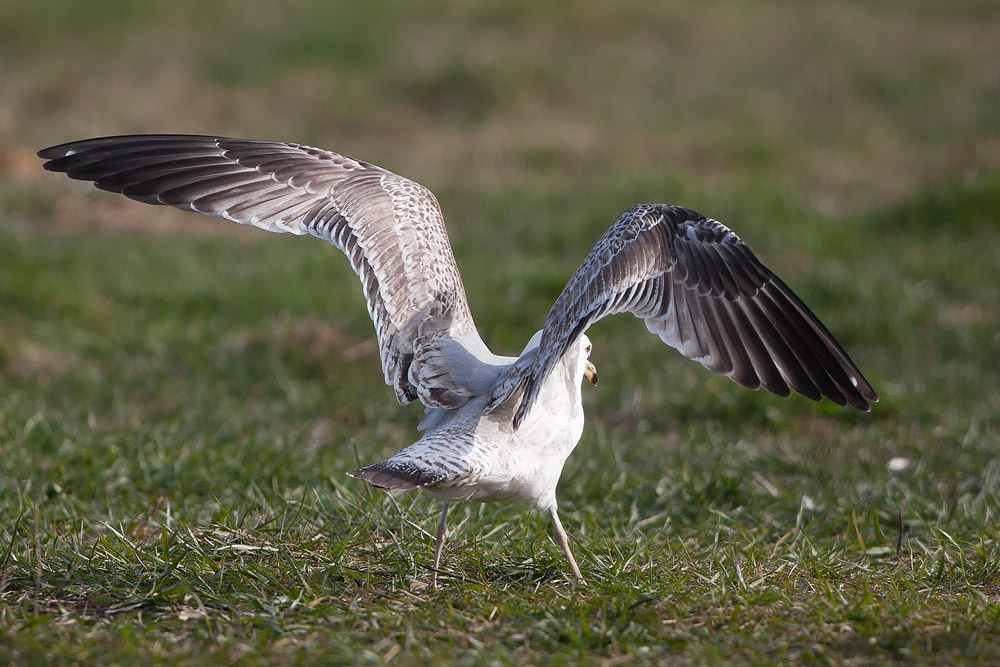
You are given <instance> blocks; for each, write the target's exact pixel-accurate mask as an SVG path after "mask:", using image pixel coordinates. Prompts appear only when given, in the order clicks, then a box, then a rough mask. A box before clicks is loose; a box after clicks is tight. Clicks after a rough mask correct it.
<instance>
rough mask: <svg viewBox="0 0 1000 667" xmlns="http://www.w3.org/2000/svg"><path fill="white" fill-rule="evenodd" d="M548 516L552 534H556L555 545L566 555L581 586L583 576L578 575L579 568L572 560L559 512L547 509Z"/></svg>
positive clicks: (583, 581)
mask: <svg viewBox="0 0 1000 667" xmlns="http://www.w3.org/2000/svg"><path fill="white" fill-rule="evenodd" d="M549 514H550V515H551V516H552V525H553V528H554V532H555V534H556V544H558V545H559V548H560V549H562V552H563V553H564V554H566V560H568V561H569V566H570V568H571V569H572V570H573V575H574V576H575V577H576V580H577V581H578V582H579V583H581V584H586V583H587V582H586V580H584V578H583V575H582V574H580V568H579V567H577V565H576V559H575V558H573V552H572V551H570V550H569V539H567V537H566V531H565V530H563V526H562V521H560V520H559V512H558V511H557V510H556V508H555V506H553V507H552V508H551V509H549Z"/></svg>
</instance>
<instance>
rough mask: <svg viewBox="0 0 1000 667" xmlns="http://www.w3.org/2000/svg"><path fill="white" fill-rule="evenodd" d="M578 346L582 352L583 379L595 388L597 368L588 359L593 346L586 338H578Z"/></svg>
mask: <svg viewBox="0 0 1000 667" xmlns="http://www.w3.org/2000/svg"><path fill="white" fill-rule="evenodd" d="M580 345H581V348H582V350H583V360H584V367H583V377H584V379H585V380H586V381H587V382H589V383H590V384H592V385H594V386H595V387H596V386H597V366H595V365H594V364H593V362H591V361H590V359H589V358H588V357H590V351H591V350H593V349H594V346H593V344H592V343H591V342H590V339H589V338H587V337H586V336H580Z"/></svg>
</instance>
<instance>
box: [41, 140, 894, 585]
mask: <svg viewBox="0 0 1000 667" xmlns="http://www.w3.org/2000/svg"><path fill="white" fill-rule="evenodd" d="M38 157H40V158H43V159H46V160H47V162H45V163H44V168H45V169H47V170H49V171H56V172H64V173H65V174H66V175H67V176H69V177H70V178H74V179H79V180H85V181H93V183H94V185H95V186H96V187H97V188H99V189H101V190H107V191H109V192H117V193H120V194H122V195H124V196H126V197H128V198H130V199H134V200H136V201H139V202H143V203H146V204H159V205H167V206H173V207H175V208H179V209H183V210H187V211H194V212H197V213H203V214H205V215H209V216H213V217H217V218H224V219H226V220H231V221H233V222H237V223H240V224H243V225H253V226H254V227H259V228H261V229H265V230H267V231H271V232H287V233H290V234H298V235H304V234H311V235H312V236H316V237H318V238H321V239H325V240H326V241H329V242H330V243H331V244H333V245H334V246H336V247H337V248H339V249H340V250H342V251H343V252H344V254H346V255H347V257H348V259H349V260H350V263H351V266H352V267H353V269H354V271H355V272H356V273H357V274H358V276H359V278H360V279H361V285H362V289H363V291H364V296H365V299H366V301H367V305H368V313H369V315H371V318H372V320H373V321H374V324H375V333H376V336H377V339H378V347H379V356H380V358H381V362H382V370H383V372H384V373H385V382H386V384H387V385H389V386H391V387H392V388H393V390H394V391H395V394H396V399H397V400H398V401H399V402H400V403H402V404H404V405H405V404H408V403H412V402H413V401H416V400H419V401H420V402H421V403H423V405H424V406H425V416H424V418H423V420H422V421H421V422H420V423H419V425H418V426H417V428H418V430H421V431H423V432H424V433H423V436H422V437H421V438H420V439H419V440H417V441H416V442H414V443H413V444H411V445H410V446H408V447H405V448H403V449H402V450H400V451H399V452H398V453H396V454H395V455H393V456H391V457H390V458H388V459H386V460H384V461H380V462H378V463H375V464H373V465H369V466H366V467H363V468H359V469H357V470H352V471H350V472H349V473H348V474H349V475H351V476H352V477H356V478H358V479H362V480H366V481H368V482H370V483H371V484H373V485H375V486H377V487H381V488H383V489H416V488H422V489H424V490H425V491H427V493H428V494H429V495H430V496H432V497H433V498H435V499H437V500H440V501H441V502H442V504H443V507H442V510H441V519H440V521H439V523H438V527H437V531H436V544H435V549H434V562H433V566H432V567H431V579H430V583H429V588H431V589H433V588H435V587H436V586H437V576H438V573H439V567H440V563H441V553H442V548H443V546H444V543H445V540H446V538H447V535H448V530H447V523H446V520H447V515H448V507H449V505H450V504H451V503H452V502H454V501H459V500H465V501H478V502H496V501H527V502H530V503H533V504H534V505H535V506H537V507H538V508H539V509H540V510H541V511H544V512H548V514H549V516H550V517H551V520H552V525H553V534H554V539H555V542H556V544H557V545H558V546H559V548H560V549H561V550H562V552H563V554H564V555H565V557H566V559H567V561H568V562H569V566H570V569H571V570H572V572H573V575H574V577H575V578H576V580H577V581H578V582H580V583H583V582H584V579H583V575H582V574H581V572H580V568H579V566H578V565H577V563H576V559H575V558H574V557H573V552H572V551H571V550H570V545H569V540H568V538H567V536H566V531H565V529H564V528H563V525H562V522H561V521H560V520H559V514H558V511H557V507H558V504H557V502H556V485H557V484H558V482H559V477H560V475H561V474H562V469H563V465H564V464H565V462H566V459H567V457H568V456H569V455H570V453H571V452H572V451H573V450H574V448H575V447H576V445H577V443H578V442H579V440H580V436H581V435H582V433H583V405H582V402H581V386H582V383H583V381H584V380H587V381H589V382H592V383H594V384H597V371H596V369H595V368H594V365H593V364H592V363H591V362H590V361H589V359H588V357H589V355H590V352H591V342H590V339H589V338H588V337H587V336H586V335H585V331H586V330H587V328H588V327H589V326H590V325H591V324H593V323H594V322H597V321H598V320H600V319H601V318H603V317H605V316H607V315H612V314H615V313H631V314H633V315H634V316H635V317H637V318H640V319H642V320H643V322H644V323H645V325H646V328H647V329H649V331H650V332H652V333H654V334H656V335H658V336H659V337H660V339H661V340H662V341H663V342H664V343H666V344H667V345H669V346H671V347H673V348H675V349H677V350H678V351H679V352H680V353H681V354H683V355H684V356H686V357H688V358H690V359H693V360H695V361H697V362H699V363H701V364H702V365H703V366H705V367H706V368H708V369H709V370H712V371H715V372H716V373H721V374H723V375H726V376H728V377H729V378H731V379H732V380H734V381H735V382H737V383H739V384H741V385H743V386H745V387H748V388H750V389H758V388H761V387H763V388H764V389H766V390H767V391H770V392H772V393H774V394H777V395H779V396H789V394H790V392H791V390H794V391H795V392H797V393H799V394H801V395H803V396H806V397H808V398H810V399H813V400H815V401H819V400H821V399H822V398H823V397H825V398H827V399H829V400H831V401H833V402H834V403H837V404H839V405H842V406H845V405H850V406H852V407H854V408H857V409H859V410H864V411H868V410H870V409H871V406H870V403H872V402H875V401H877V400H878V396H877V395H876V393H875V391H874V390H873V389H872V387H871V385H870V384H869V383H868V381H867V380H865V378H864V376H863V375H862V374H861V372H860V371H859V370H858V368H857V366H856V365H855V364H854V362H853V361H851V359H850V357H848V355H847V353H846V352H845V351H844V349H843V348H842V347H841V346H840V344H839V343H838V342H837V341H836V340H835V339H834V337H833V335H832V334H831V333H830V332H829V331H828V330H827V328H826V327H825V326H824V325H823V324H822V323H821V322H820V321H819V319H818V318H817V317H816V316H815V315H814V314H813V313H812V311H810V310H809V308H807V307H806V305H805V304H804V303H802V301H801V300H800V299H799V298H798V297H797V296H796V295H795V294H794V293H793V292H792V290H791V289H789V288H788V287H787V286H786V285H785V283H783V282H782V281H781V280H780V279H779V278H778V277H777V276H776V275H775V274H774V273H772V272H771V271H770V270H769V269H767V268H766V267H765V266H764V265H763V264H761V262H760V261H759V260H758V259H757V257H756V256H755V255H754V254H753V253H752V252H751V251H750V249H749V247H748V246H747V245H746V244H745V243H744V242H743V241H742V240H741V239H740V238H739V237H738V236H737V235H736V234H735V233H733V232H732V231H731V230H730V229H729V228H728V227H726V226H725V225H723V224H722V223H720V222H718V221H716V220H713V219H711V218H707V217H705V216H703V215H701V214H700V213H696V212H695V211H692V210H690V209H687V208H684V207H682V206H672V205H666V204H637V205H634V206H630V207H629V208H628V209H626V210H625V211H624V212H623V213H622V214H621V215H620V216H619V217H618V219H617V220H616V221H615V222H614V224H613V225H611V227H610V228H609V229H608V230H607V231H606V232H605V233H604V235H603V236H602V237H601V238H600V239H599V240H598V241H597V244H596V245H595V246H594V248H593V250H591V251H590V254H588V255H587V256H586V258H585V259H584V260H583V263H582V264H581V265H580V267H579V268H578V269H577V270H576V272H575V273H574V274H573V275H572V277H571V278H570V279H569V282H568V283H567V284H566V287H565V288H564V289H563V291H562V293H561V294H560V295H559V297H558V298H557V299H556V301H555V304H554V305H553V306H552V309H551V310H550V311H549V313H548V315H547V317H546V318H545V325H544V327H543V328H542V329H541V330H540V331H538V332H537V333H536V334H535V335H534V336H532V337H531V339H530V340H529V341H528V344H527V345H526V346H525V347H524V349H523V350H522V351H521V354H520V355H518V356H517V357H509V356H500V355H496V354H493V352H491V351H490V350H489V348H488V347H487V346H486V344H485V343H484V342H483V340H482V338H481V337H480V335H479V332H478V331H477V329H476V325H475V323H474V322H473V319H472V314H471V312H470V310H469V304H468V301H467V299H466V296H465V288H464V286H463V284H462V280H461V277H460V276H459V272H458V266H457V264H456V263H455V257H454V255H453V253H452V249H451V244H450V243H449V241H448V233H447V231H446V229H445V225H444V218H443V216H442V214H441V208H440V206H439V205H438V202H437V199H436V198H435V197H434V195H433V194H432V193H431V192H430V191H429V190H428V189H427V188H425V187H423V186H422V185H420V184H418V183H415V182H414V181H411V180H409V179H407V178H404V177H402V176H399V175H397V174H394V173H392V172H390V171H387V170H385V169H383V168H381V167H378V166H375V165H373V164H369V163H367V162H363V161H361V160H355V159H352V158H349V157H346V156H343V155H340V154H338V153H334V152H332V151H327V150H322V149H318V148H312V147H310V146H304V145H300V144H295V143H285V142H275V141H252V140H244V139H231V138H225V137H214V136H188V135H133V136H118V137H102V138H96V139H86V140H82V141H74V142H71V143H66V144H62V145H59V146H53V147H51V148H46V149H43V150H41V151H39V152H38Z"/></svg>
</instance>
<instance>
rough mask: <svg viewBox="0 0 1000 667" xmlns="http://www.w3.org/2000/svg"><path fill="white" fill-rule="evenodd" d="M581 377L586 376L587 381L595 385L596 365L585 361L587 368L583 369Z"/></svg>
mask: <svg viewBox="0 0 1000 667" xmlns="http://www.w3.org/2000/svg"><path fill="white" fill-rule="evenodd" d="M583 377H584V378H586V380H587V382H589V383H590V384H592V385H594V386H595V387H596V386H597V366H595V365H594V364H592V363H590V362H589V361H588V362H587V369H586V370H584V371H583Z"/></svg>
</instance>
